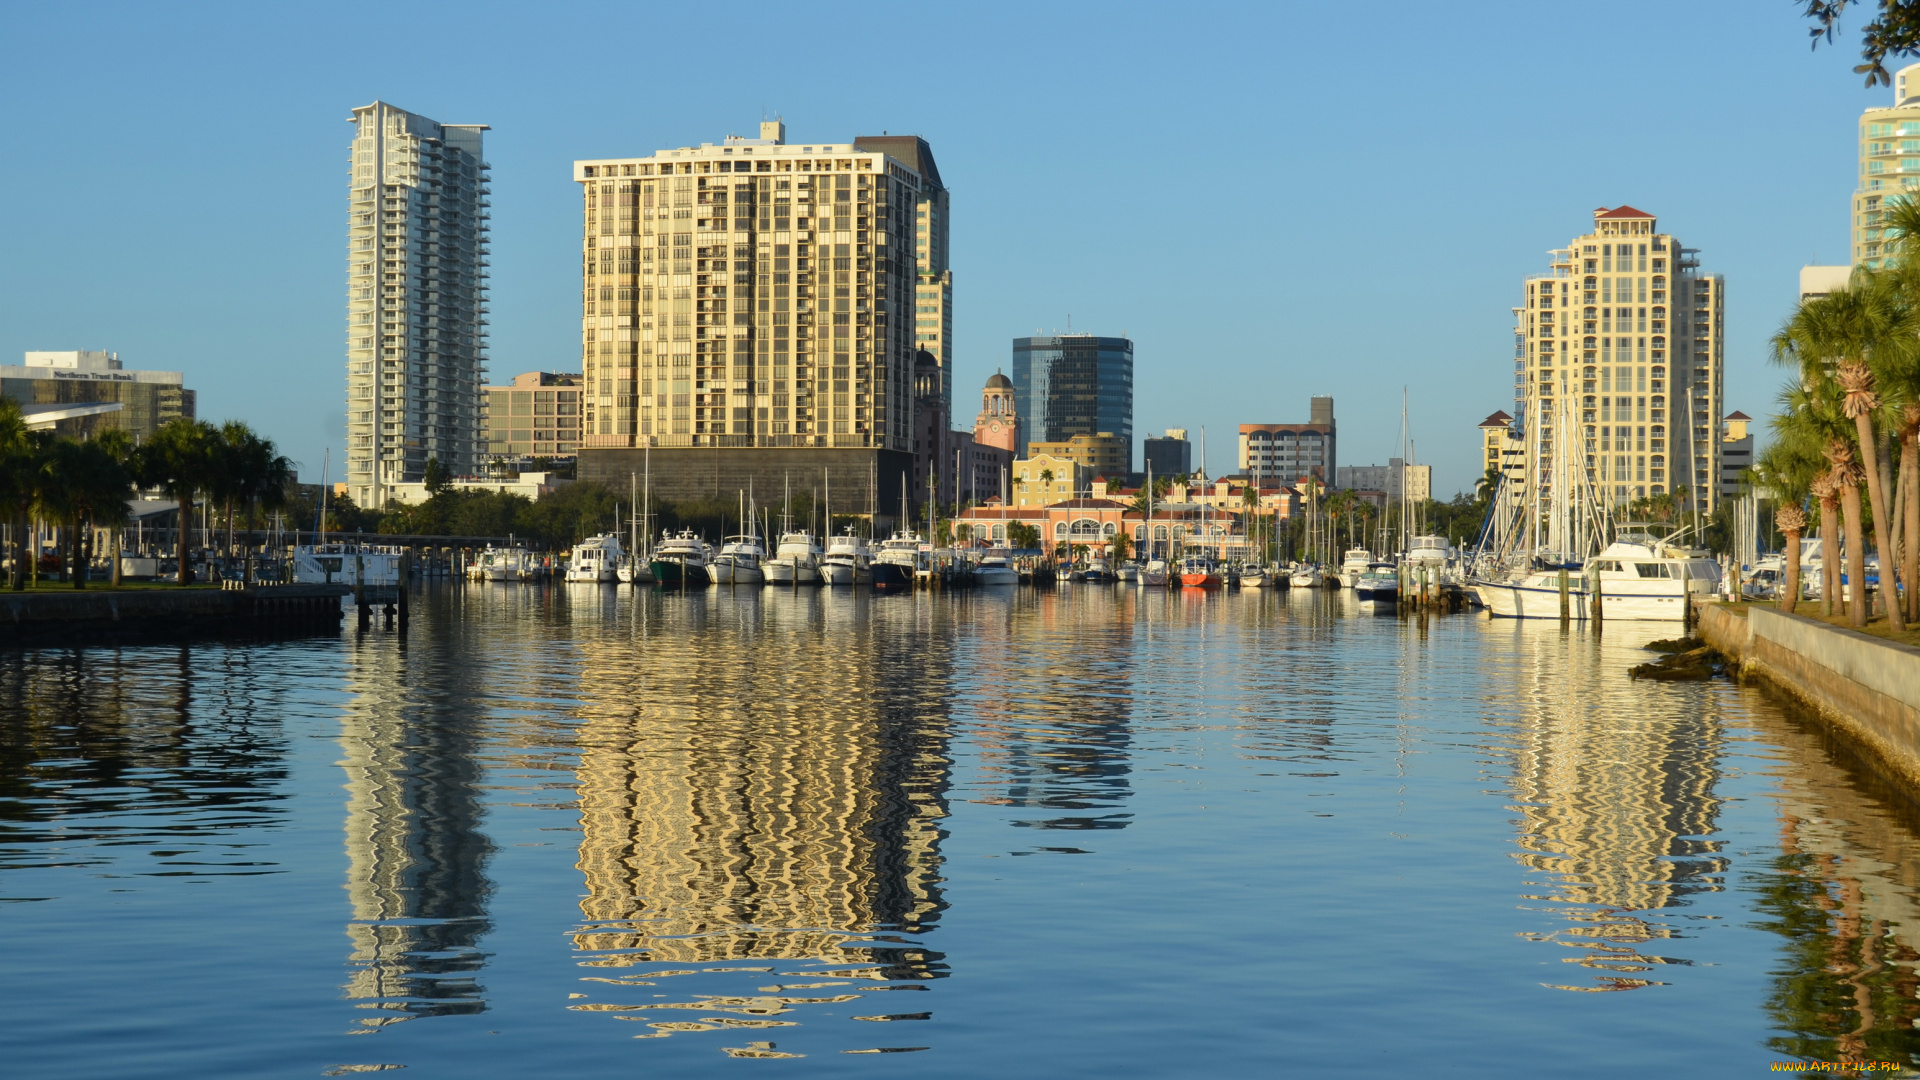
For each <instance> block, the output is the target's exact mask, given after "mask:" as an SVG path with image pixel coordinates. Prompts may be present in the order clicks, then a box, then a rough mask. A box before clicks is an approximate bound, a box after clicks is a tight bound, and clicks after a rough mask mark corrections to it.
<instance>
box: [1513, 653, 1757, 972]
mask: <svg viewBox="0 0 1920 1080" xmlns="http://www.w3.org/2000/svg"><path fill="white" fill-rule="evenodd" d="M1488 632H1489V633H1493V634H1510V635H1511V636H1512V645H1513V649H1514V654H1513V658H1512V660H1511V663H1512V664H1513V667H1512V668H1511V670H1512V672H1513V680H1512V682H1511V684H1510V685H1498V684H1497V681H1496V683H1495V685H1496V689H1495V693H1496V694H1497V695H1499V696H1497V697H1495V698H1493V699H1491V700H1490V701H1489V702H1488V705H1489V712H1490V715H1494V716H1503V715H1504V716H1511V718H1512V719H1511V720H1510V721H1509V722H1510V723H1511V735H1512V743H1511V745H1510V746H1507V747H1504V748H1500V749H1499V750H1498V751H1497V752H1503V753H1504V754H1505V755H1506V756H1507V757H1508V759H1509V763H1510V770H1511V776H1512V779H1511V784H1512V791H1513V794H1514V797H1515V799H1516V803H1515V805H1514V806H1513V807H1512V809H1513V810H1514V811H1515V812H1516V813H1518V815H1519V817H1518V819H1517V824H1519V826H1520V838H1519V841H1518V845H1519V848H1520V851H1519V852H1518V853H1517V854H1516V857H1517V858H1518V859H1519V861H1520V862H1521V863H1522V864H1523V865H1525V866H1526V867H1528V868H1529V869H1531V870H1532V871H1534V877H1533V878H1532V879H1531V880H1530V881H1529V884H1530V885H1532V886H1535V887H1538V888H1540V889H1542V890H1543V891H1541V892H1538V893H1531V894H1528V895H1526V897H1525V898H1526V899H1528V900H1530V901H1536V902H1547V903H1551V904H1554V905H1556V907H1554V908H1552V909H1550V910H1553V911H1555V912H1557V913H1558V914H1559V915H1560V917H1562V918H1564V919H1565V920H1566V923H1567V925H1566V926H1564V927H1562V928H1560V929H1557V930H1552V931H1546V932H1540V933H1533V934H1529V935H1527V936H1529V937H1533V938H1535V939H1537V940H1540V941H1542V942H1548V943H1552V944H1554V945H1560V946H1567V947H1570V949H1571V952H1570V954H1569V955H1566V956H1564V957H1562V958H1561V959H1563V960H1564V961H1566V962H1567V963H1570V964H1577V965H1579V966H1581V967H1584V968H1588V969H1591V970H1593V971H1595V972H1598V973H1599V974H1596V975H1594V976H1592V978H1591V980H1590V981H1588V982H1574V981H1568V982H1565V983H1551V984H1549V985H1552V986H1555V987H1556V988H1557V989H1562V990H1576V991H1585V992H1601V991H1608V990H1631V989H1634V988H1637V987H1642V986H1648V985H1652V984H1655V983H1659V982H1661V981H1663V980H1661V979H1660V978H1659V976H1658V972H1659V970H1660V968H1661V967H1662V966H1663V965H1668V964H1676V963H1677V964H1685V963H1688V962H1689V961H1687V960H1685V959H1681V958H1678V957H1673V956H1669V955H1665V953H1666V952H1667V951H1669V948H1668V946H1669V939H1672V938H1674V937H1676V936H1678V935H1677V932H1676V930H1675V929H1674V927H1673V926H1672V925H1671V924H1670V922H1669V921H1668V920H1667V919H1665V918H1663V917H1661V913H1662V912H1663V911H1665V909H1669V908H1675V907H1680V906H1684V905H1685V904H1686V903H1687V897H1688V896H1690V895H1693V894H1696V893H1700V892H1706V891H1719V890H1720V889H1722V888H1724V883H1723V882H1724V875H1725V872H1726V867H1727V861H1726V859H1725V858H1724V857H1723V856H1722V855H1721V854H1720V853H1719V849H1720V843H1719V841H1717V840H1715V839H1714V838H1713V834H1714V832H1715V830H1716V828H1717V826H1716V824H1715V818H1716V815H1717V813H1718V811H1719V806H1720V801H1719V799H1718V797H1717V796H1716V794H1715V791H1714V786H1715V784H1716V783H1717V782H1718V780H1719V770H1718V764H1717V762H1718V758H1719V756H1720V754H1721V753H1722V752H1723V750H1724V746H1723V744H1724V742H1725V738H1726V736H1725V732H1724V727H1725V718H1724V716H1723V715H1722V713H1723V710H1722V708H1721V706H1720V704H1719V701H1718V699H1717V698H1716V697H1715V695H1713V694H1712V693H1710V692H1708V688H1705V687H1698V686H1688V687H1678V686H1675V685H1673V684H1651V683H1635V682H1631V681H1629V680H1628V679H1627V677H1626V675H1625V672H1626V669H1627V668H1628V667H1629V666H1631V665H1632V664H1634V663H1638V662H1640V661H1641V660H1643V659H1644V658H1645V656H1646V654H1645V653H1644V652H1643V651H1642V650H1641V649H1640V648H1639V646H1640V645H1641V644H1642V643H1643V642H1644V641H1645V640H1646V639H1647V633H1646V632H1644V631H1643V630H1642V629H1638V628H1633V629H1625V628H1623V629H1612V628H1609V629H1608V630H1607V632H1606V636H1605V637H1604V638H1603V639H1602V641H1601V642H1600V643H1597V644H1596V643H1595V642H1594V641H1593V640H1592V639H1591V638H1589V637H1586V636H1583V635H1581V634H1576V635H1574V636H1572V637H1571V638H1568V637H1565V636H1563V635H1562V632H1561V630H1560V628H1559V627H1558V626H1557V625H1553V624H1547V623H1539V624H1533V623H1522V622H1517V621H1516V622H1514V623H1511V624H1499V625H1496V626H1493V627H1490V628H1489V630H1488ZM1498 722H1499V721H1496V723H1498Z"/></svg>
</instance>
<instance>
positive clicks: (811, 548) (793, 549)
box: [764, 531, 821, 585]
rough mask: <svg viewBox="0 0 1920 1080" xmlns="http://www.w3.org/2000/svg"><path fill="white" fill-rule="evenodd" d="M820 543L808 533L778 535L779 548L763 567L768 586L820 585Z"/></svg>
mask: <svg viewBox="0 0 1920 1080" xmlns="http://www.w3.org/2000/svg"><path fill="white" fill-rule="evenodd" d="M820 555H821V551H820V543H819V541H817V540H815V539H814V538H813V534H812V533H810V532H805V531H801V532H787V533H781V534H780V546H779V547H777V548H775V549H774V552H773V558H771V559H768V560H767V561H766V564H765V566H764V569H765V571H766V576H767V584H769V585H818V584H820Z"/></svg>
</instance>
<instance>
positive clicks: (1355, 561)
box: [1340, 548, 1373, 588]
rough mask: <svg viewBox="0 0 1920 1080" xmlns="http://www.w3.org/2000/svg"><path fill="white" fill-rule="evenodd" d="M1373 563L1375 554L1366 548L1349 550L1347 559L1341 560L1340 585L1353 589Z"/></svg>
mask: <svg viewBox="0 0 1920 1080" xmlns="http://www.w3.org/2000/svg"><path fill="white" fill-rule="evenodd" d="M1372 562H1373V552H1371V551H1368V550H1367V549H1366V548H1348V549H1347V554H1346V557H1345V558H1343V559H1341V560H1340V584H1342V585H1344V586H1347V587H1349V588H1351V587H1352V586H1353V585H1355V584H1356V583H1357V582H1359V580H1360V575H1361V574H1364V573H1366V572H1367V567H1368V565H1370V564H1371V563H1372Z"/></svg>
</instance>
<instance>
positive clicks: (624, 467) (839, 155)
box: [574, 120, 951, 506]
mask: <svg viewBox="0 0 1920 1080" xmlns="http://www.w3.org/2000/svg"><path fill="white" fill-rule="evenodd" d="M574 179H575V181H576V182H578V183H579V184H580V190H581V198H582V206H581V216H582V222H583V243H582V267H581V269H582V284H583V291H582V293H581V304H582V311H581V313H582V321H581V345H582V361H583V363H584V368H583V371H584V372H585V378H586V389H587V397H586V403H585V404H586V411H585V421H586V432H585V434H584V435H583V437H582V449H583V453H582V456H581V466H582V477H583V478H588V479H590V478H617V479H619V480H621V481H624V480H625V479H626V477H627V474H628V473H629V472H630V471H631V468H632V466H633V464H634V463H633V462H632V461H630V460H628V459H629V458H630V457H633V456H634V455H632V454H615V453H611V451H615V450H631V449H634V448H638V447H642V446H647V445H651V446H652V447H655V448H656V450H655V454H654V457H655V459H656V460H655V461H654V482H655V487H656V490H657V491H659V490H663V489H662V485H663V484H665V485H667V487H666V488H665V489H664V490H665V492H666V495H665V497H669V498H678V497H694V496H703V495H722V494H724V495H726V496H728V497H731V496H732V495H733V494H734V491H733V488H734V487H735V486H738V487H745V486H746V483H747V481H748V480H749V479H751V478H758V479H759V480H761V481H763V482H770V483H771V484H772V485H773V486H774V488H775V489H777V488H778V486H779V482H780V477H781V476H782V475H783V473H784V472H786V471H789V470H792V469H799V468H805V469H811V470H817V469H820V468H823V467H826V468H833V469H841V470H844V472H845V473H846V476H845V478H844V480H843V479H841V478H836V479H835V481H834V483H835V486H836V487H838V486H839V484H840V483H842V482H846V483H857V484H858V486H859V487H860V488H861V489H862V490H865V489H867V488H868V487H869V486H870V480H871V478H872V476H874V475H875V474H879V482H878V486H879V489H880V492H881V496H880V499H881V501H882V503H883V504H885V505H888V506H890V505H891V504H892V502H893V499H892V498H889V497H888V493H889V492H896V491H897V489H898V479H897V478H898V477H899V476H900V475H901V474H902V473H904V472H906V471H907V470H908V469H909V468H910V463H911V458H910V456H909V455H910V454H911V453H912V438H913V436H912V432H913V423H912V420H913V408H914V401H913V390H914V386H913V371H914V368H913V365H914V360H915V354H916V352H917V351H919V349H920V348H923V347H925V346H929V345H930V346H934V347H935V348H937V349H938V350H939V352H938V353H935V348H926V349H925V351H927V352H929V353H931V354H935V358H936V360H937V361H939V362H940V363H941V364H942V366H943V368H944V366H945V365H946V363H947V354H948V353H949V352H950V341H949V340H948V338H947V337H946V336H945V334H944V330H942V337H941V338H940V339H939V340H937V341H921V340H920V339H919V334H920V332H921V331H920V330H919V329H918V328H917V327H916V326H915V320H914V319H913V318H910V317H909V316H908V311H909V309H910V308H911V307H913V306H916V304H917V297H916V293H917V292H919V291H921V290H922V288H925V289H933V288H934V287H935V286H934V285H931V284H927V283H926V282H927V279H928V278H929V277H933V278H940V279H941V280H942V281H943V282H944V284H942V285H940V288H941V289H942V290H943V292H942V300H941V303H942V305H943V306H950V300H951V290H950V285H951V281H950V279H947V278H945V277H944V275H945V274H946V269H947V267H946V265H945V260H946V235H947V233H946V228H947V225H946V211H947V198H946V191H945V188H944V187H943V186H942V185H941V182H940V178H939V171H938V169H937V168H936V167H935V166H934V163H933V152H932V149H931V148H930V147H929V146H928V145H927V142H926V140H924V139H921V138H918V137H916V136H910V135H885V136H877V137H861V138H858V139H855V140H853V141H852V142H847V143H814V144H807V145H792V144H790V143H788V142H787V139H786V125H785V124H784V123H782V122H780V121H777V120H776V121H769V122H766V123H763V124H761V125H760V137H759V138H752V139H749V138H742V137H738V136H729V137H728V138H727V139H726V140H725V141H724V142H721V143H703V144H701V145H699V146H685V147H681V148H679V149H673V150H660V151H657V152H655V153H653V154H651V155H647V156H643V157H623V158H607V159H597V160H591V161H577V162H575V163H574ZM943 318H944V315H943ZM942 381H943V391H942V395H943V396H942V401H943V402H947V403H949V407H950V401H951V385H950V384H951V379H950V378H947V377H945V376H944V374H943V379H942ZM940 430H942V431H944V430H946V427H945V417H944V416H943V417H942V422H941V426H940ZM693 447H701V448H711V449H709V450H707V452H706V454H705V455H704V456H702V457H701V459H700V460H701V464H700V465H699V466H698V468H699V470H700V472H699V474H698V476H700V477H707V478H708V479H707V480H700V481H699V483H700V484H702V485H704V486H701V487H699V488H698V490H696V488H695V487H693V486H688V487H686V488H685V490H680V489H678V488H676V487H674V485H675V484H678V483H679V482H680V481H681V480H683V479H684V480H686V481H687V482H688V484H690V485H691V484H693V483H694V482H695V480H696V479H697V477H696V476H695V474H694V473H692V472H688V471H683V470H680V469H679V468H678V466H677V465H676V464H675V462H676V461H677V460H678V458H677V457H676V456H675V455H673V454H668V455H667V456H666V457H662V456H661V453H660V451H661V450H662V449H676V448H693ZM713 449H720V450H754V451H759V452H758V453H755V454H744V455H727V454H723V455H719V456H718V457H716V456H714V455H713V454H712V450H713ZM774 450H779V451H783V453H778V454H775V453H770V452H769V451H774ZM801 450H805V451H807V452H808V453H807V454H803V455H798V456H796V455H795V454H793V453H791V452H792V451H801ZM601 451H608V452H607V453H602V452H601ZM854 451H858V452H857V453H854ZM687 460H688V463H689V466H690V468H691V467H692V462H693V458H688V459H687ZM709 481H710V482H709ZM849 490H851V488H849Z"/></svg>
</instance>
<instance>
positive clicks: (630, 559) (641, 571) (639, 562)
mask: <svg viewBox="0 0 1920 1080" xmlns="http://www.w3.org/2000/svg"><path fill="white" fill-rule="evenodd" d="M614 576H615V577H617V578H619V579H620V584H622V585H651V584H653V560H651V559H649V558H648V557H646V556H645V555H641V554H639V553H637V552H632V551H629V552H627V557H626V558H624V559H622V560H620V568H619V569H618V570H616V571H614Z"/></svg>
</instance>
